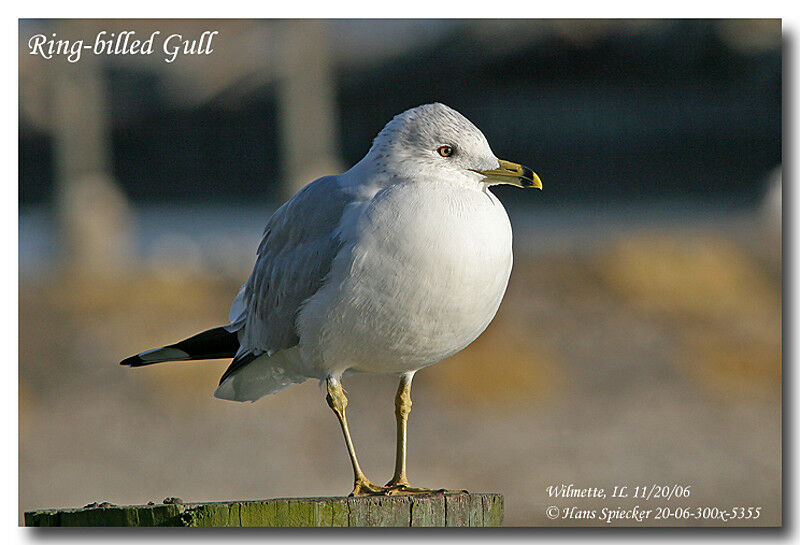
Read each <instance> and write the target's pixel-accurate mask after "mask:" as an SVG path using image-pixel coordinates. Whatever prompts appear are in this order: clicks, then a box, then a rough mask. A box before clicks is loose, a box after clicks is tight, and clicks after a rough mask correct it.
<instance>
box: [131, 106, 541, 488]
mask: <svg viewBox="0 0 800 545" xmlns="http://www.w3.org/2000/svg"><path fill="white" fill-rule="evenodd" d="M494 184H511V185H516V186H520V187H536V188H539V189H541V187H542V184H541V181H540V180H539V177H538V176H537V175H536V174H534V173H533V171H531V170H530V169H529V168H527V167H523V166H521V165H518V164H515V163H511V162H508V161H503V160H499V159H497V157H495V156H494V153H492V150H491V149H490V147H489V143H488V142H487V141H486V137H485V136H484V135H483V133H482V132H481V131H480V130H478V128H477V127H475V125H473V124H472V123H471V122H470V121H469V120H468V119H467V118H465V117H464V116H463V115H461V114H460V113H458V112H456V111H455V110H453V109H451V108H448V107H447V106H445V105H443V104H438V103H437V104H427V105H423V106H419V107H417V108H413V109H411V110H408V111H406V112H404V113H402V114H400V115H398V116H396V117H395V118H394V119H392V121H390V122H389V123H388V124H387V125H386V127H384V129H383V130H382V131H381V132H380V134H378V136H377V137H376V138H375V141H374V143H373V144H372V147H371V148H370V150H369V152H368V153H367V155H366V156H365V157H364V158H363V159H362V160H361V161H359V162H358V163H357V164H356V165H355V166H353V167H352V168H351V169H350V170H348V171H347V172H345V173H344V174H340V175H338V176H326V177H324V178H320V179H319V180H316V181H315V182H313V183H311V184H309V185H307V186H306V187H304V188H303V189H301V190H300V191H299V192H298V193H297V194H296V195H295V196H294V197H292V198H291V199H290V200H289V201H288V202H286V203H285V204H284V205H283V206H281V207H280V208H279V209H278V210H277V211H276V212H275V213H274V214H273V215H272V217H271V218H270V219H269V222H268V223H267V226H266V229H265V230H264V237H263V239H262V241H261V244H260V245H259V247H258V258H257V260H256V264H255V267H254V268H253V273H252V274H251V276H250V278H249V280H248V281H247V282H246V283H245V285H244V286H243V287H242V289H241V291H240V292H239V295H238V296H237V297H236V299H235V300H234V302H233V306H232V308H231V313H230V323H229V324H228V325H226V326H223V327H217V328H215V329H210V330H208V331H204V332H203V333H199V334H197V335H195V336H194V337H191V338H189V339H186V340H184V341H181V342H179V343H176V344H173V345H169V346H165V347H163V348H157V349H155V350H148V351H147V352H142V353H141V354H138V355H136V356H132V357H130V358H127V359H125V360H124V361H122V364H123V365H130V366H131V367H137V366H142V365H149V364H152V363H158V362H162V361H182V360H199V359H212V358H227V357H232V358H233V361H232V363H231V364H230V367H228V369H227V371H225V373H224V374H223V376H222V379H221V380H220V384H219V387H218V388H217V390H216V392H215V393H214V395H215V396H216V397H219V398H222V399H231V400H235V401H255V400H256V399H258V398H260V397H262V396H264V395H266V394H274V393H276V392H280V391H281V390H283V389H284V388H286V387H288V386H290V385H292V384H297V383H300V382H303V381H305V380H306V379H309V378H316V379H320V380H324V381H326V383H327V401H328V404H329V405H330V407H331V409H333V411H334V413H335V414H336V417H337V418H338V420H339V423H340V425H341V427H342V432H343V433H344V439H345V443H346V445H347V451H348V453H349V455H350V461H351V462H352V464H353V473H354V481H355V482H354V487H353V492H352V494H353V495H363V494H398V493H413V492H421V491H427V489H420V488H412V487H411V486H410V485H409V482H408V479H407V477H406V421H407V418H408V414H409V412H410V410H411V379H412V377H413V376H414V373H416V372H417V371H418V370H419V369H422V368H423V367H426V366H428V365H431V364H434V363H436V362H439V361H441V360H443V359H445V358H447V357H448V356H451V355H453V354H455V353H456V352H458V351H460V350H462V349H463V348H464V347H466V346H467V345H468V344H470V343H471V342H472V341H474V340H475V339H476V338H477V337H478V335H480V334H481V333H482V332H483V330H484V329H486V326H488V325H489V322H491V320H492V319H493V318H494V316H495V313H496V312H497V308H498V307H499V305H500V301H501V300H502V298H503V294H504V293H505V290H506V286H507V284H508V278H509V275H510V274H511V263H512V255H511V224H510V223H509V220H508V216H507V215H506V211H505V209H504V208H503V205H502V204H500V201H499V200H498V199H497V198H496V197H495V196H494V195H493V194H492V193H491V192H490V191H489V190H488V187H489V186H491V185H494ZM357 372H358V373H393V374H397V375H399V376H400V385H399V387H398V390H397V396H396V398H395V403H396V411H395V413H396V417H397V457H396V463H395V472H394V476H393V477H392V479H391V480H390V481H389V482H388V483H387V484H386V485H385V486H378V485H376V484H374V483H372V482H371V481H369V480H368V479H367V478H366V476H364V473H363V472H362V471H361V468H360V467H359V465H358V460H357V458H356V453H355V448H354V447H353V442H352V440H351V438H350V431H349V429H348V426H347V419H346V417H345V407H346V406H347V398H346V397H345V394H344V391H343V390H342V386H341V383H340V380H341V378H342V376H343V375H346V374H349V373H357Z"/></svg>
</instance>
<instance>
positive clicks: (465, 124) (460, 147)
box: [365, 102, 542, 189]
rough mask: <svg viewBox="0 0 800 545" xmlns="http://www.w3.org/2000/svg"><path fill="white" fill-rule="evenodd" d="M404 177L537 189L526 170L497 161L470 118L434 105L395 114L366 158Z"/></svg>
mask: <svg viewBox="0 0 800 545" xmlns="http://www.w3.org/2000/svg"><path fill="white" fill-rule="evenodd" d="M365 159H367V160H369V161H372V162H374V163H375V164H377V165H380V168H382V169H383V170H386V171H388V172H389V173H390V174H393V175H397V176H401V177H403V178H406V179H426V178H430V179H434V178H435V179H441V178H442V177H446V178H449V179H454V180H455V179H463V180H465V181H467V182H472V183H476V184H487V185H493V184H499V183H506V184H512V185H518V186H520V187H538V188H539V189H541V187H542V185H541V181H539V177H538V176H536V174H534V173H533V171H532V170H530V169H529V168H527V167H523V166H521V165H518V164H516V163H511V162H509V161H503V160H501V159H498V158H497V157H495V155H494V153H493V152H492V149H491V148H490V147H489V142H488V141H487V140H486V137H485V136H484V135H483V133H482V132H481V131H480V130H479V129H478V127H476V126H475V125H474V124H473V123H472V122H471V121H470V120H469V119H467V118H466V117H464V116H463V115H461V114H460V113H458V112H457V111H455V110H453V109H452V108H449V107H447V106H445V105H444V104H440V103H438V102H437V103H434V104H425V105H422V106H417V107H416V108H412V109H410V110H406V111H405V112H403V113H401V114H399V115H397V116H395V118H394V119H392V120H391V121H390V122H389V123H388V124H387V125H386V126H385V127H384V128H383V130H382V131H381V132H380V133H379V134H378V136H377V137H376V138H375V141H374V142H373V144H372V147H371V148H370V150H369V153H368V154H367V157H366V158H365Z"/></svg>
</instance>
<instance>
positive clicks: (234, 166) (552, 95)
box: [20, 20, 781, 206]
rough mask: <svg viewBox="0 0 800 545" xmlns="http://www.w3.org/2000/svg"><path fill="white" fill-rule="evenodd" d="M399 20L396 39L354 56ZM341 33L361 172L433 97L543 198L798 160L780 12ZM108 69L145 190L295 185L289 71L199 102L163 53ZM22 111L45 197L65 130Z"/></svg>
mask: <svg viewBox="0 0 800 545" xmlns="http://www.w3.org/2000/svg"><path fill="white" fill-rule="evenodd" d="M25 24H26V23H25V22H23V23H22V25H23V26H22V28H23V29H24V28H25ZM31 24H32V23H31ZM250 24H251V25H252V24H253V22H250ZM263 24H264V25H273V26H275V25H276V24H277V25H280V22H274V21H272V22H264V23H263ZM392 28H395V29H399V30H395V34H392V33H391V32H389V31H390V30H391V29H392ZM382 33H383V34H387V36H388V38H387V40H386V41H387V42H388V43H389V44H391V43H392V41H395V42H396V47H394V48H392V47H391V45H386V44H384V46H383V48H382V49H380V50H379V51H378V52H377V53H374V54H373V55H372V56H369V55H366V56H365V55H363V54H362V56H361V57H358V56H356V55H348V51H350V50H352V49H358V48H370V47H372V43H373V42H374V41H375V40H376V38H375V35H376V34H377V35H380V34H382ZM397 33H403V34H404V36H405V40H404V39H402V38H401V37H399V36H398V35H397ZM360 34H362V35H363V38H361V39H359V38H358V36H359V35H360ZM421 35H424V39H422V38H420V39H419V40H417V41H418V42H419V45H414V41H413V39H414V38H415V37H419V36H421ZM230 36H231V35H230V33H228V36H225V35H224V34H223V35H222V36H221V38H220V40H225V39H230ZM306 39H307V40H309V41H310V42H311V43H315V42H316V41H318V40H320V39H321V38H320V34H319V33H318V32H316V31H315V32H311V31H309V32H308V35H307V36H306ZM328 39H329V40H330V41H331V44H332V45H331V47H332V49H333V52H334V54H333V60H332V62H333V63H334V65H333V69H332V77H333V78H334V93H335V105H336V115H337V116H338V121H339V122H338V127H339V128H338V138H337V139H336V141H337V142H338V143H339V146H340V148H339V153H340V155H341V157H342V159H343V163H344V165H346V167H347V166H349V165H352V164H353V163H355V162H356V161H357V160H358V159H360V158H361V157H362V156H363V154H364V153H365V152H366V150H367V149H368V147H369V145H370V143H371V139H372V138H373V137H374V136H375V134H377V132H378V131H379V130H380V129H381V127H382V126H383V125H384V124H385V123H386V122H387V121H388V120H389V119H390V118H391V117H392V116H393V115H395V114H397V113H399V112H401V111H403V110H405V109H407V108H409V107H413V106H416V105H418V104H421V103H426V102H432V101H440V102H444V103H446V104H448V105H450V106H452V107H454V108H456V109H458V110H459V111H461V112H462V113H464V114H465V115H466V116H467V117H468V118H470V119H471V120H473V121H474V122H475V123H476V124H477V125H478V126H479V127H480V128H481V129H482V130H483V131H484V132H485V133H486V134H487V136H488V138H489V140H490V142H492V145H493V146H494V148H495V152H496V153H497V154H498V155H499V156H501V157H510V158H513V159H515V160H518V161H521V162H524V163H526V164H530V165H532V166H534V167H535V168H536V169H537V171H538V172H540V175H541V176H542V179H543V180H545V184H546V186H547V189H548V191H547V195H546V198H545V199H544V200H543V201H542V203H543V204H542V206H546V205H547V204H548V203H570V202H576V201H584V202H586V201H590V202H595V203H596V202H599V201H609V200H611V201H613V200H624V201H628V202H629V201H631V200H634V201H636V200H642V201H646V200H654V199H665V198H670V199H699V200H701V201H705V202H711V203H717V204H734V205H741V204H752V203H753V202H755V201H756V200H757V198H759V197H760V195H761V193H762V192H763V189H762V188H761V187H759V186H758V184H754V183H753V180H757V179H760V178H762V177H763V176H765V175H766V174H767V172H768V171H769V170H771V169H772V168H774V167H776V166H777V165H779V164H780V161H781V141H780V135H781V52H780V23H779V21H722V20H676V21H613V20H610V21H602V20H600V21H581V20H568V21H557V20H543V21H542V20H529V21H525V20H512V21H504V20H491V21H480V20H476V21H457V20H452V21H442V20H437V21H425V20H418V21H402V20H400V21H368V20H365V21H331V22H329V25H328ZM348 48H349V49H348ZM242 54H243V55H246V54H247V53H245V52H243V53H242ZM265 66H266V65H265ZM265 70H266V68H265ZM105 76H106V77H107V79H108V81H109V83H110V89H111V96H110V101H111V105H112V110H111V125H112V127H111V130H112V135H113V138H112V143H111V153H112V157H113V172H114V175H115V176H116V178H117V179H118V180H119V183H120V184H121V185H122V186H123V188H124V191H125V192H126V193H127V194H128V195H129V196H130V197H131V198H132V199H133V200H134V201H136V202H145V201H170V200H182V201H186V200H192V201H205V200H207V199H213V200H214V201H215V202H219V201H221V200H228V201H242V200H246V199H250V198H252V197H258V198H263V197H266V198H272V199H278V200H280V199H281V198H282V195H281V194H280V192H279V191H278V183H277V182H279V181H280V180H281V177H282V176H283V174H284V171H283V168H284V166H285V165H284V163H285V161H282V160H281V157H280V138H279V131H278V118H279V113H278V111H277V108H278V102H277V94H278V87H279V86H278V85H277V84H276V83H275V81H274V80H271V79H270V78H268V77H267V78H261V79H258V78H256V79H255V81H253V78H252V77H250V78H248V79H245V80H242V79H234V80H233V81H232V82H231V83H230V84H229V85H228V86H223V87H221V88H220V89H218V90H217V91H216V94H214V95H213V96H209V97H207V98H206V99H205V100H203V101H202V102H200V103H198V102H197V101H194V102H189V101H183V102H182V103H181V102H178V101H175V100H174V99H171V98H170V97H168V96H167V95H166V93H165V82H164V78H165V70H164V67H162V66H157V67H156V66H152V65H147V64H142V65H135V64H131V63H127V64H124V63H122V64H121V63H118V62H117V63H110V64H108V65H107V66H106V70H105ZM20 119H21V123H20V189H21V191H20V203H21V204H22V205H23V206H28V205H35V204H41V203H43V202H45V201H47V200H48V199H49V198H50V196H51V195H52V194H53V186H54V166H53V150H52V138H51V136H50V135H48V134H47V132H46V131H43V130H41V128H37V127H36V126H35V125H34V124H33V123H31V122H30V119H29V118H28V117H27V116H26V115H24V112H23V115H21V117H20ZM309 147H310V149H311V150H312V151H313V148H312V147H311V146H309ZM346 167H345V168H346ZM187 188H190V189H187ZM504 193H506V196H507V198H510V199H514V198H517V197H518V196H517V195H516V194H515V193H514V192H504Z"/></svg>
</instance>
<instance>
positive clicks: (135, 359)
mask: <svg viewBox="0 0 800 545" xmlns="http://www.w3.org/2000/svg"><path fill="white" fill-rule="evenodd" d="M119 364H120V365H127V366H128V367H141V366H142V365H145V363H144V361H143V360H142V358H140V357H139V355H138V354H137V355H135V356H131V357H130V358H125V359H124V360H122V361H121V362H119Z"/></svg>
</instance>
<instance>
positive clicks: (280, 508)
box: [25, 492, 503, 527]
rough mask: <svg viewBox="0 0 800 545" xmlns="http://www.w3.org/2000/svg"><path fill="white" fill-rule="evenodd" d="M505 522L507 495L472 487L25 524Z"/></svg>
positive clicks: (150, 508)
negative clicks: (456, 490) (471, 488)
mask: <svg viewBox="0 0 800 545" xmlns="http://www.w3.org/2000/svg"><path fill="white" fill-rule="evenodd" d="M165 501H168V500H165ZM502 522H503V496H502V495H500V494H486V493H472V494H471V493H468V492H452V493H451V492H444V493H443V492H435V493H431V494H418V495H409V496H362V497H358V498H347V497H330V498H278V499H271V500H256V501H235V502H214V503H186V504H184V503H181V502H180V501H169V502H168V503H162V504H148V505H126V506H117V505H110V504H100V506H97V507H94V506H93V507H89V506H87V507H84V508H81V509H52V510H43V511H28V512H26V513H25V526H194V527H322V526H339V527H388V526H392V527H402V526H414V527H431V526H472V527H478V526H481V527H483V526H500V525H501V524H502Z"/></svg>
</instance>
